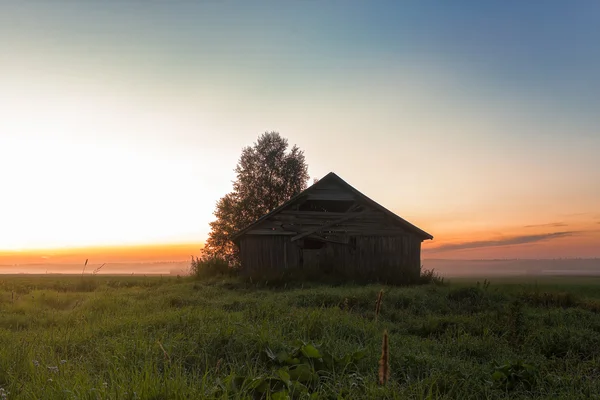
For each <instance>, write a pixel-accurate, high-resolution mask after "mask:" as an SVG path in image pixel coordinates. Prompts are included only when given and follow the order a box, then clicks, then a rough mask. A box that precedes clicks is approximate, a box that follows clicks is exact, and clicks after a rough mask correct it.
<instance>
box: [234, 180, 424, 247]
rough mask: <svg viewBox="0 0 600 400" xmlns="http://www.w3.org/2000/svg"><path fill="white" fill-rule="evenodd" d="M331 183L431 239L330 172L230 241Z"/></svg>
mask: <svg viewBox="0 0 600 400" xmlns="http://www.w3.org/2000/svg"><path fill="white" fill-rule="evenodd" d="M332 181H333V182H336V183H338V184H339V185H341V186H342V187H343V188H345V189H347V190H348V191H350V192H352V193H354V194H355V195H356V196H357V197H358V198H359V199H360V200H362V201H363V202H365V203H366V204H368V205H370V206H371V207H373V208H375V209H378V210H380V211H383V212H384V213H385V214H386V215H388V216H389V217H391V218H392V219H393V220H395V221H396V222H398V223H400V225H402V226H403V227H404V228H405V229H406V230H408V231H409V232H413V233H415V234H416V235H418V236H421V237H422V238H423V239H424V240H425V239H433V236H432V235H430V234H429V233H427V232H425V231H424V230H422V229H420V228H417V227H416V226H415V225H413V224H411V223H410V222H408V221H407V220H405V219H403V218H401V217H399V216H398V215H396V214H394V213H393V212H391V211H390V210H388V209H387V208H385V207H383V206H382V205H381V204H379V203H377V202H375V201H374V200H372V199H370V198H369V197H367V196H365V195H364V194H362V193H361V192H359V191H358V190H357V189H355V188H354V187H352V186H351V185H350V184H349V183H347V182H346V181H344V180H343V179H342V178H340V177H339V176H338V175H336V174H335V173H333V172H330V173H328V174H327V175H325V176H324V177H323V178H322V179H321V180H319V181H318V182H317V183H315V184H313V185H311V186H309V187H308V188H306V189H305V190H303V191H302V192H300V193H298V194H297V195H296V196H294V197H292V198H291V199H289V200H288V201H286V202H285V203H283V204H282V205H280V206H279V207H277V208H275V209H274V210H273V211H271V212H269V213H267V214H265V215H263V216H262V217H260V218H259V219H257V220H256V221H254V222H253V223H251V224H250V225H248V226H246V227H245V228H244V229H242V230H240V231H238V232H237V233H236V234H235V235H233V236H232V240H233V241H236V240H237V239H238V238H240V237H241V236H242V235H243V234H244V233H246V232H247V231H249V230H251V229H252V228H254V227H255V226H256V225H258V224H260V223H261V222H263V221H264V220H266V219H268V218H269V217H270V216H272V215H274V214H277V213H278V212H280V211H281V210H283V209H285V208H287V207H288V206H290V205H291V204H293V203H294V202H296V201H297V200H298V199H300V198H302V197H303V196H305V195H306V194H307V193H309V192H311V191H312V190H314V189H318V188H319V186H322V185H324V184H326V183H331V182H332Z"/></svg>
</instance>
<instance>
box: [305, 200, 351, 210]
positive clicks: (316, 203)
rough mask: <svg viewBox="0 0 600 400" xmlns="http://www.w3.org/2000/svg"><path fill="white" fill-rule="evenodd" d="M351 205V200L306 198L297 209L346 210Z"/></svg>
mask: <svg viewBox="0 0 600 400" xmlns="http://www.w3.org/2000/svg"><path fill="white" fill-rule="evenodd" d="M353 205H354V201H352V200H307V201H305V202H304V203H302V204H300V207H298V211H321V212H346V211H348V210H349V209H350V207H352V206H353Z"/></svg>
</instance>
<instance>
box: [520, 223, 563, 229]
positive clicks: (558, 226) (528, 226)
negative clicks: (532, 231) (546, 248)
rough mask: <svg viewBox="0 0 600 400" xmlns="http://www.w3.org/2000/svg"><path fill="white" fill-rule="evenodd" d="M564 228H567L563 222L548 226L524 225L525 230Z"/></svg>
mask: <svg viewBox="0 0 600 400" xmlns="http://www.w3.org/2000/svg"><path fill="white" fill-rule="evenodd" d="M564 226H569V225H568V224H565V223H564V222H550V223H548V224H539V225H525V226H524V227H525V228H561V227H564Z"/></svg>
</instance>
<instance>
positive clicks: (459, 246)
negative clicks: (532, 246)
mask: <svg viewBox="0 0 600 400" xmlns="http://www.w3.org/2000/svg"><path fill="white" fill-rule="evenodd" d="M578 233H580V232H576V231H572V232H553V233H544V234H540V235H522V236H513V237H510V238H506V239H499V240H481V241H476V242H464V243H456V244H445V245H441V246H438V247H436V248H433V249H428V252H431V253H437V252H442V251H450V250H468V249H479V248H482V247H499V246H511V245H520V244H527V243H535V242H541V241H544V240H552V239H558V238H561V237H567V236H573V235H576V234H578Z"/></svg>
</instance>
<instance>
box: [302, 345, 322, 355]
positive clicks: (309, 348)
mask: <svg viewBox="0 0 600 400" xmlns="http://www.w3.org/2000/svg"><path fill="white" fill-rule="evenodd" d="M302 354H304V356H305V357H308V358H321V353H319V350H317V348H316V347H315V346H313V345H312V344H307V345H305V346H303V347H302Z"/></svg>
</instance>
